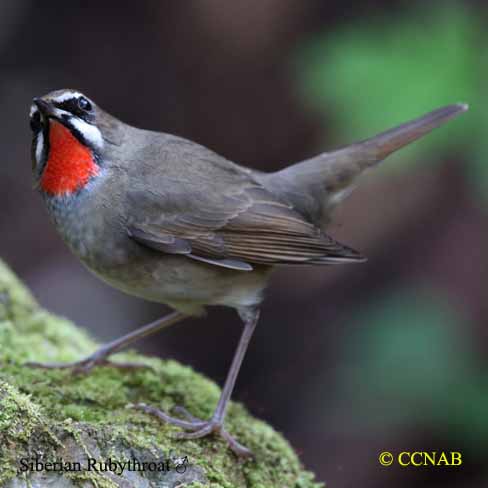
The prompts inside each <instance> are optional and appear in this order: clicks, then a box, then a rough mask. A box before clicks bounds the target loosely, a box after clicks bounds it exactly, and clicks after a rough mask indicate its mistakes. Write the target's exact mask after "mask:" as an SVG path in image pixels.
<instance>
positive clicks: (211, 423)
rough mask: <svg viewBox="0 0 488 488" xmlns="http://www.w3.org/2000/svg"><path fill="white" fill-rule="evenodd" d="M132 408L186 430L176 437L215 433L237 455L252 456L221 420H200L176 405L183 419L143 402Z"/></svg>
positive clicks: (199, 436)
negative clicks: (225, 427)
mask: <svg viewBox="0 0 488 488" xmlns="http://www.w3.org/2000/svg"><path fill="white" fill-rule="evenodd" d="M133 408H135V409H137V410H142V411H143V412H145V413H148V414H150V415H154V416H155V417H157V418H158V419H160V420H162V421H163V422H166V423H168V424H172V425H176V426H177V427H181V428H182V429H185V431H187V432H179V433H178V434H176V437H177V438H178V439H199V438H201V437H205V436H207V435H210V434H217V435H220V437H222V438H223V439H224V440H225V441H226V442H227V444H228V446H229V447H230V449H231V450H232V451H233V452H234V454H235V455H236V456H237V457H239V458H249V457H252V456H253V454H252V452H251V451H250V450H249V449H248V448H247V447H245V446H243V445H242V444H240V443H239V442H238V441H237V440H236V439H235V438H234V437H233V436H232V435H230V434H229V433H228V432H227V431H226V430H225V429H224V425H223V422H222V421H218V420H215V419H213V418H212V419H210V420H201V419H199V418H197V417H194V416H193V415H192V414H191V413H190V412H188V411H187V410H186V409H185V408H183V407H176V408H175V411H176V412H177V413H179V414H180V415H181V416H183V417H185V420H183V419H180V418H177V417H171V416H170V415H168V414H167V413H165V412H163V411H162V410H159V409H157V408H154V407H151V406H149V405H146V404H145V403H138V404H136V405H134V406H133Z"/></svg>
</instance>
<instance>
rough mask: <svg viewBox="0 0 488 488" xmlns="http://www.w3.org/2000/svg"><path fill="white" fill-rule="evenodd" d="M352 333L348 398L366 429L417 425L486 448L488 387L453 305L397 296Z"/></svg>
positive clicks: (377, 306) (417, 294) (413, 294)
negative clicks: (357, 407) (443, 432)
mask: <svg viewBox="0 0 488 488" xmlns="http://www.w3.org/2000/svg"><path fill="white" fill-rule="evenodd" d="M350 327H351V329H352V330H353V331H354V332H353V333H352V337H351V339H350V341H349V342H348V344H347V345H346V347H347V349H346V361H345V362H346V364H348V365H349V366H348V368H347V370H344V371H342V372H341V384H342V385H343V392H342V394H343V395H344V396H345V397H347V398H349V399H352V405H359V406H360V407H359V408H360V412H356V414H357V418H360V419H361V425H362V427H363V428H364V427H367V426H368V424H369V427H370V428H371V429H373V430H375V429H378V428H388V427H389V426H392V425H395V424H400V425H404V426H408V425H411V424H413V423H414V424H416V425H419V424H420V425H423V426H424V427H426V428H433V429H435V430H436V431H442V430H445V431H446V432H449V433H450V435H455V436H459V437H462V438H463V439H471V440H473V441H475V442H474V444H476V445H484V446H487V443H488V441H487V439H488V417H487V416H486V412H487V410H488V381H486V378H485V376H486V375H485V374H484V373H483V371H482V370H481V368H480V365H479V363H478V360H477V358H476V355H475V354H474V351H473V350H472V346H471V345H470V344H468V343H466V341H465V340H463V337H465V334H464V330H465V329H466V328H467V327H468V324H467V323H466V322H465V321H464V320H463V319H462V318H461V317H460V316H459V315H458V314H457V313H456V310H455V309H454V307H453V306H452V305H451V304H450V303H449V300H448V299H447V297H443V296H442V295H441V294H439V293H436V292H434V291H433V290H429V289H427V288H425V289H422V290H420V291H419V290H417V291H413V290H412V289H404V290H398V291H397V292H395V293H393V294H392V295H390V296H388V297H386V298H382V299H380V300H378V301H377V302H373V303H372V304H370V305H368V307H366V309H364V310H360V311H358V316H357V317H356V318H355V319H353V321H352V324H351V326H350ZM365 419H368V420H365Z"/></svg>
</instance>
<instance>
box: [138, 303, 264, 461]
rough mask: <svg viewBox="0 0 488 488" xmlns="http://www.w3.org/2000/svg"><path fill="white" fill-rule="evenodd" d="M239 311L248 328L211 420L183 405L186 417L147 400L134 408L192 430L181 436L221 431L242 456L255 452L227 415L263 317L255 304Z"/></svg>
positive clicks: (180, 435) (195, 436) (241, 339)
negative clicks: (231, 428) (229, 427)
mask: <svg viewBox="0 0 488 488" xmlns="http://www.w3.org/2000/svg"><path fill="white" fill-rule="evenodd" d="M239 315H240V317H241V318H242V320H243V321H244V331H243V333H242V336H241V338H240V341H239V345H238V346H237V350H236V352H235V354H234V358H233V360H232V364H231V367H230V369H229V372H228V374H227V379H226V380H225V384H224V388H223V390H222V393H221V395H220V399H219V402H218V403H217V407H216V408H215V411H214V413H213V415H212V417H211V418H210V420H200V419H197V418H196V417H194V416H193V415H191V414H190V413H189V412H188V411H186V410H185V409H184V408H182V407H176V408H177V412H178V413H179V414H180V415H182V416H183V417H185V419H184V420H183V419H180V418H175V417H171V416H170V415H168V414H166V413H165V412H162V411H161V410H158V409H157V408H154V407H151V406H149V405H146V404H144V403H139V404H137V405H134V408H137V409H139V410H142V411H144V412H146V413H149V414H151V415H154V416H156V417H158V418H159V419H161V420H162V421H163V422H167V423H169V424H173V425H176V426H178V427H181V428H182V429H185V430H188V431H190V432H180V433H179V434H178V437H179V438H182V439H198V438H200V437H204V436H206V435H209V434H212V433H217V434H219V435H220V436H221V437H222V438H223V439H225V441H226V442H227V443H228V445H229V447H230V448H231V449H232V451H234V453H235V454H236V455H237V456H239V457H249V456H252V453H251V451H250V450H249V449H248V448H247V447H244V446H243V445H242V444H240V443H239V442H237V440H236V439H235V438H234V437H232V436H231V435H230V434H229V433H228V432H227V431H226V430H225V428H224V419H225V414H226V411H227V407H228V404H229V400H230V397H231V395H232V391H233V390H234V385H235V383H236V379H237V375H238V374H239V370H240V369H241V364H242V361H243V359H244V356H245V354H246V351H247V347H248V345H249V341H250V340H251V337H252V334H253V332H254V329H255V328H256V324H257V322H258V319H259V310H258V309H255V308H246V309H243V310H240V311H239Z"/></svg>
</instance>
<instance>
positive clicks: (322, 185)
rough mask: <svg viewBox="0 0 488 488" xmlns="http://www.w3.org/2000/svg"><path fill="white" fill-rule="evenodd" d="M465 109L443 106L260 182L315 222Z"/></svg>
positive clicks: (325, 217) (460, 106) (324, 218)
mask: <svg viewBox="0 0 488 488" xmlns="http://www.w3.org/2000/svg"><path fill="white" fill-rule="evenodd" d="M466 110H468V106H467V105H466V104H462V103H459V104H455V105H448V106H447V107H442V108H439V109H437V110H434V111H433V112H430V113H428V114H426V115H423V116H422V117H419V118H417V119H414V120H412V121H410V122H407V123H405V124H402V125H400V126H398V127H395V128H393V129H390V130H387V131H385V132H382V133H381V134H378V135H377V136H374V137H371V138H370V139H366V140H364V141H361V142H357V143H355V144H351V145H350V146H346V147H343V148H341V149H338V150H336V151H333V152H330V153H323V154H320V155H318V156H316V157H314V158H311V159H307V160H306V161H302V162H300V163H297V164H294V165H292V166H289V167H288V168H285V169H283V170H281V171H279V172H277V173H273V174H271V175H265V176H263V177H262V178H261V179H262V181H263V183H264V184H265V185H266V186H268V187H269V188H270V189H271V190H273V191H275V192H278V193H279V194H284V196H286V197H288V199H289V201H290V202H291V203H292V204H293V205H294V206H295V207H296V208H297V210H299V211H302V212H303V213H304V214H306V215H308V216H309V217H310V218H311V219H312V220H313V221H316V222H317V223H319V222H323V221H324V220H327V219H328V213H329V212H330V210H331V208H332V207H333V206H334V205H335V204H337V203H338V202H339V201H340V200H342V198H344V197H345V196H346V195H347V194H348V193H349V192H350V191H351V190H352V188H353V184H354V180H355V179H356V177H357V176H358V175H359V174H361V173H362V172H363V171H364V170H365V169H367V168H369V167H371V166H374V165H375V164H377V163H379V162H380V161H382V160H383V159H385V158H386V157H387V156H388V155H390V154H391V153H393V152H394V151H396V150H398V149H400V148H402V147H403V146H406V145H407V144H410V143H411V142H413V141H415V140H416V139H419V138H420V137H422V136H424V135H425V134H428V133H429V132H430V131H432V130H433V129H435V128H437V127H439V126H441V125H443V124H444V123H446V122H447V121H448V120H450V119H452V118H454V117H456V116H458V115H459V114H461V113H463V112H465V111H466Z"/></svg>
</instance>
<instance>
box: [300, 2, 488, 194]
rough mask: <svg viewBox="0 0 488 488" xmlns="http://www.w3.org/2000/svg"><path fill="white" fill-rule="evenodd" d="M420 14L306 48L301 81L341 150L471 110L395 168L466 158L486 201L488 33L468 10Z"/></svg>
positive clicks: (359, 26) (370, 23)
mask: <svg viewBox="0 0 488 488" xmlns="http://www.w3.org/2000/svg"><path fill="white" fill-rule="evenodd" d="M416 5H417V6H416V7H415V8H411V9H410V10H407V11H405V12H401V13H399V12H398V11H396V12H395V13H394V14H391V15H390V16H384V17H378V16H375V17H374V18H373V17H371V18H362V19H361V20H358V21H356V22H354V23H353V24H348V25H344V26H342V27H339V28H338V29H337V30H335V31H327V32H326V33H324V34H323V35H319V36H317V37H316V38H314V39H311V40H310V42H308V43H307V44H306V45H305V46H302V48H301V49H299V51H298V56H297V72H298V74H299V79H300V86H301V89H302V92H303V95H304V99H305V100H306V101H307V103H308V104H309V105H310V106H311V107H313V108H314V109H318V110H319V111H321V112H323V113H324V114H325V115H326V116H327V119H328V121H329V122H330V126H331V127H332V128H333V130H335V131H336V134H335V137H336V138H337V140H338V141H340V143H341V144H345V143H348V142H352V141H354V140H357V139H364V138H366V137H369V136H372V135H374V134H376V133H378V132H381V131H383V130H385V129H388V128H389V127H390V126H393V125H395V124H398V123H402V122H404V121H406V120H409V119H411V118H414V117H416V116H419V115H421V114H423V113H425V112H427V111H429V110H432V109H434V108H437V107H438V106H441V105H446V104H450V103H455V102H467V103H469V104H470V111H469V112H468V113H467V114H465V115H463V116H462V117H460V118H459V119H457V120H455V121H452V122H450V123H449V124H448V125H447V126H446V127H443V128H442V129H441V130H438V131H436V132H435V133H434V134H432V135H429V136H428V137H427V138H425V139H422V141H421V142H417V143H415V144H413V145H412V146H409V147H408V148H406V149H403V150H402V151H400V152H399V153H398V155H396V156H395V158H396V161H395V162H394V164H389V165H387V166H388V167H390V168H396V167H400V166H403V167H406V166H407V164H406V163H408V164H409V165H411V164H413V163H415V162H418V163H422V164H425V162H426V161H438V160H439V157H440V156H443V157H444V158H446V157H458V156H462V157H463V160H466V161H467V173H468V176H469V177H470V179H471V181H472V182H473V183H475V186H476V188H478V189H479V190H480V194H482V195H486V194H488V192H487V190H488V163H487V161H488V138H487V137H486V136H484V131H485V130H486V129H485V128H486V127H487V126H488V111H487V110H486V106H487V104H486V100H487V95H486V93H487V92H486V89H485V87H484V84H483V82H482V80H486V79H487V76H488V56H487V55H486V53H485V51H486V50H485V49H484V48H483V46H486V45H487V42H488V35H487V33H486V28H485V25H484V23H483V22H482V20H481V19H480V18H479V15H477V12H476V11H475V10H474V9H470V8H468V7H467V6H466V4H465V3H450V2H437V3H435V4H426V3H425V2H424V3H418V4H416ZM398 163H402V164H398ZM404 163H405V164H404Z"/></svg>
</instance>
